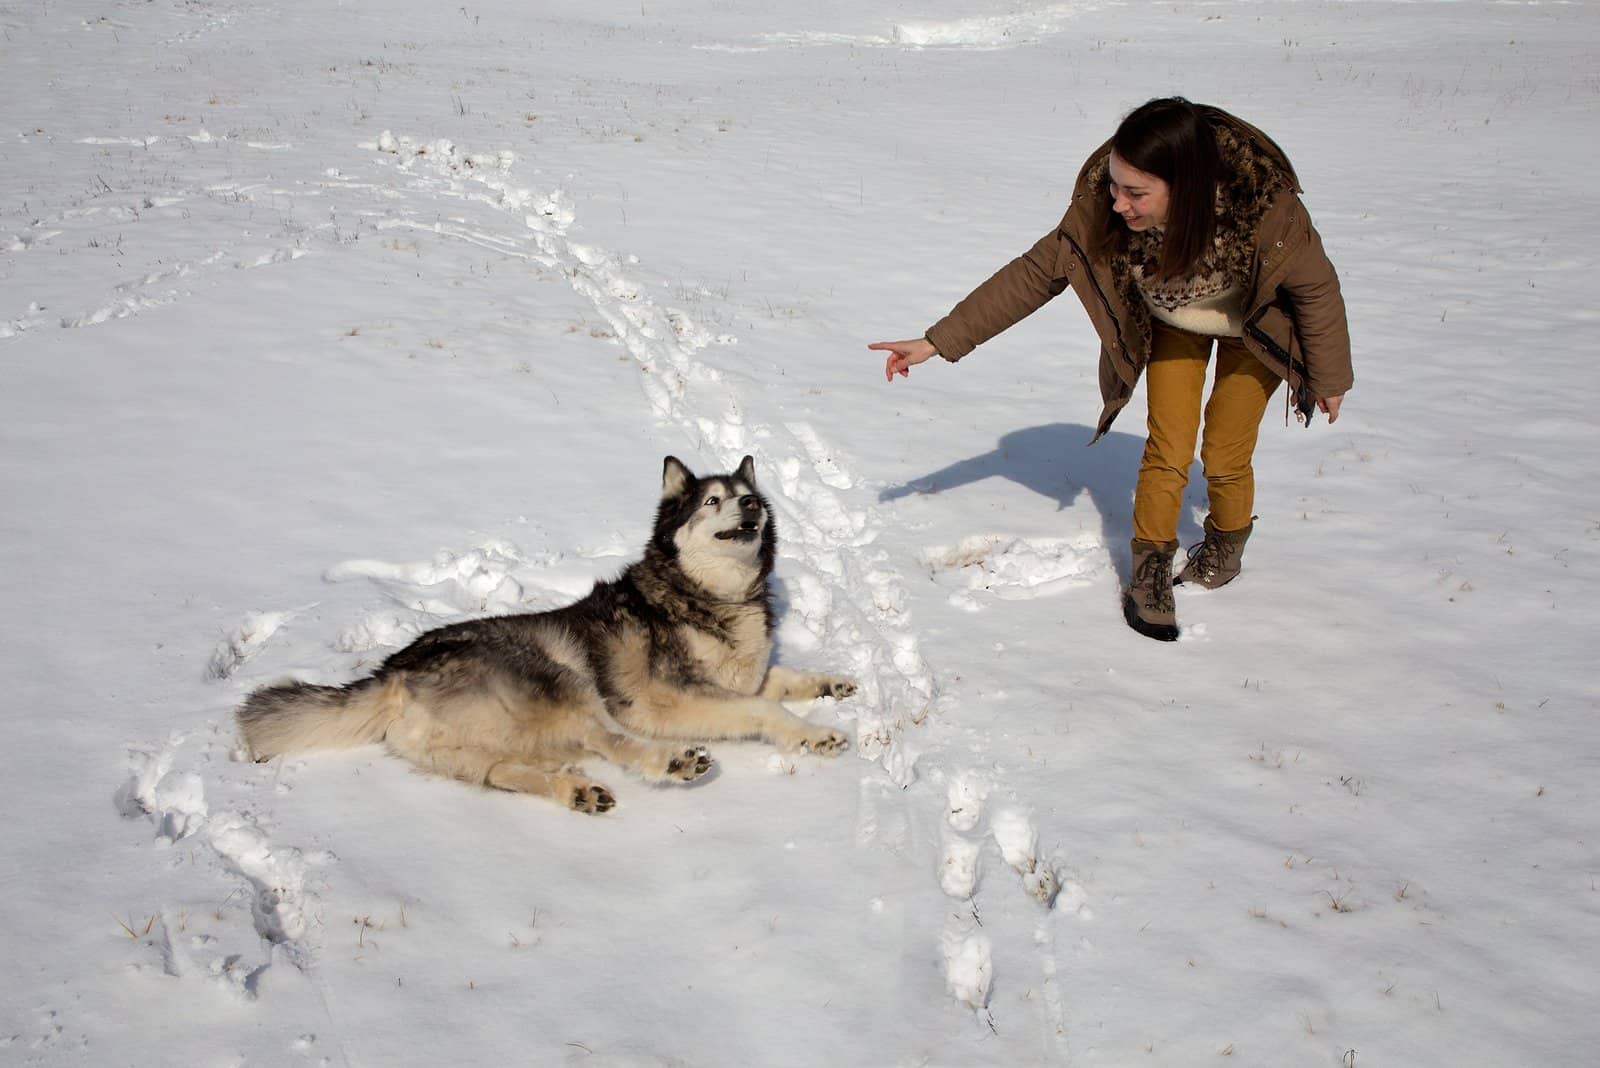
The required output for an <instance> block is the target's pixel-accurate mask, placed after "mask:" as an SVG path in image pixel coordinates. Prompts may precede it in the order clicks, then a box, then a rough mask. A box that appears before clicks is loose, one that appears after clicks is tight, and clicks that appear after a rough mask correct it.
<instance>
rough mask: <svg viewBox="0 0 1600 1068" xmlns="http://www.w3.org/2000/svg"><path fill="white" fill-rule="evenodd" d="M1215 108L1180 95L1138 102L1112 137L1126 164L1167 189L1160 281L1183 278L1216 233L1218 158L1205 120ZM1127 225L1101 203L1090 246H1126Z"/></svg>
mask: <svg viewBox="0 0 1600 1068" xmlns="http://www.w3.org/2000/svg"><path fill="white" fill-rule="evenodd" d="M1215 113H1216V109H1214V108H1209V107H1205V106H1203V105H1200V104H1193V103H1190V102H1189V101H1187V100H1185V99H1184V98H1183V97H1181V96H1169V97H1161V98H1158V99H1156V100H1151V101H1149V102H1148V103H1145V104H1141V105H1139V106H1138V107H1137V108H1135V109H1134V110H1133V111H1131V112H1129V114H1128V117H1127V118H1125V119H1123V120H1122V123H1121V125H1119V126H1118V127H1117V132H1116V133H1115V134H1114V135H1112V138H1111V149H1112V151H1114V152H1115V153H1116V154H1117V156H1118V157H1120V158H1121V159H1122V161H1123V162H1124V163H1126V164H1128V166H1130V167H1133V168H1135V169H1136V170H1141V171H1144V172H1145V173H1146V174H1152V175H1155V176H1156V177H1157V178H1160V179H1161V180H1162V181H1163V182H1166V183H1167V187H1168V190H1169V193H1168V198H1169V199H1168V203H1167V221H1166V223H1165V224H1163V228H1162V229H1163V237H1162V243H1161V265H1160V268H1159V269H1158V271H1157V277H1158V278H1159V279H1161V280H1166V279H1170V278H1182V277H1184V276H1185V275H1188V274H1189V273H1191V272H1192V271H1193V270H1194V269H1195V268H1196V267H1198V266H1199V264H1200V260H1201V259H1202V258H1203V257H1204V256H1205V254H1206V252H1207V250H1208V249H1210V248H1211V243H1212V240H1213V239H1214V238H1215V237H1216V232H1217V212H1216V199H1217V182H1218V181H1219V180H1220V179H1221V177H1222V158H1221V156H1220V154H1219V153H1218V152H1217V135H1216V131H1215V130H1214V129H1213V128H1212V126H1211V119H1210V116H1211V115H1212V114H1215ZM1127 240H1128V228H1127V224H1126V223H1124V222H1123V220H1122V219H1121V218H1120V217H1119V216H1118V215H1117V214H1116V212H1114V211H1112V210H1111V207H1110V200H1109V199H1108V200H1107V201H1106V204H1105V211H1104V213H1103V218H1102V221H1101V231H1100V233H1098V234H1096V235H1095V241H1094V244H1095V246H1096V247H1097V249H1099V250H1100V251H1102V252H1108V251H1110V250H1113V249H1123V248H1126V247H1127Z"/></svg>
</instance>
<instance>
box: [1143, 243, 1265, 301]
mask: <svg viewBox="0 0 1600 1068" xmlns="http://www.w3.org/2000/svg"><path fill="white" fill-rule="evenodd" d="M1163 237H1164V235H1163V234H1162V232H1161V231H1160V230H1157V229H1154V228H1152V229H1149V230H1144V231H1140V232H1138V233H1134V234H1130V235H1128V261H1129V265H1130V267H1131V268H1132V270H1133V276H1134V278H1135V279H1137V280H1138V282H1139V289H1140V290H1141V291H1142V292H1143V293H1144V295H1145V296H1146V297H1147V298H1149V300H1150V303H1152V304H1154V305H1155V306H1156V307H1158V308H1165V309H1166V310H1167V311H1172V310H1174V309H1175V308H1181V307H1183V306H1184V305H1185V304H1193V303H1194V302H1195V301H1197V300H1203V299H1205V298H1206V297H1214V296H1216V295H1217V294H1218V293H1221V292H1222V291H1223V290H1225V289H1227V288H1228V287H1229V286H1232V285H1236V284H1238V281H1239V280H1238V279H1232V278H1229V277H1228V272H1227V271H1226V270H1225V269H1224V267H1223V264H1222V254H1221V249H1222V234H1221V233H1218V234H1217V237H1216V239H1215V240H1214V241H1213V242H1212V243H1211V248H1210V249H1208V250H1207V251H1206V254H1205V256H1203V257H1202V258H1201V260H1200V263H1199V264H1198V265H1197V266H1196V267H1195V269H1194V270H1193V271H1192V272H1191V273H1190V274H1189V275H1188V276H1187V277H1184V278H1169V279H1166V280H1164V281H1162V280H1158V278H1157V276H1158V274H1159V273H1160V268H1161V246H1162V241H1163Z"/></svg>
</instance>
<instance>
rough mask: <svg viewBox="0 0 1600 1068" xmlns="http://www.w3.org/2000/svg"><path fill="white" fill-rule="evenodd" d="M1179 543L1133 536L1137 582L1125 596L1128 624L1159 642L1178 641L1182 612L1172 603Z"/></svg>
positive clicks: (1134, 566) (1123, 608) (1134, 570)
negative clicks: (1180, 614)
mask: <svg viewBox="0 0 1600 1068" xmlns="http://www.w3.org/2000/svg"><path fill="white" fill-rule="evenodd" d="M1177 551H1178V543H1177V542H1176V541H1169V542H1167V543H1166V544H1162V543H1160V542H1154V541H1140V540H1139V539H1138V538H1135V539H1133V581H1132V582H1130V583H1129V584H1128V589H1127V592H1125V593H1124V594H1123V595H1122V615H1123V618H1124V619H1126V620H1127V621H1128V626H1130V627H1132V628H1133V629H1134V630H1136V631H1138V632H1139V633H1140V634H1143V635H1144V636H1145V637H1146V638H1154V639H1155V640H1156V641H1158V642H1175V641H1177V640H1178V614H1177V611H1176V608H1175V607H1174V605H1173V603H1172V557H1173V556H1174V555H1175V554H1176V553H1177Z"/></svg>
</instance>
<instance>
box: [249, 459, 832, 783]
mask: <svg viewBox="0 0 1600 1068" xmlns="http://www.w3.org/2000/svg"><path fill="white" fill-rule="evenodd" d="M776 547H777V535H776V532H775V530H774V528H773V523H772V517H771V514H770V512H769V510H768V507H767V502H766V500H765V499H764V498H763V497H762V496H761V494H760V493H759V492H758V491H757V489H756V484H755V474H754V461H753V460H752V459H751V458H750V457H748V456H746V457H745V458H744V462H743V463H741V464H740V465H739V469H738V470H737V471H735V472H734V473H733V474H731V475H719V476H715V477H709V478H697V477H696V476H695V475H694V473H693V472H691V471H690V470H689V469H688V468H687V467H685V466H684V465H683V463H681V462H680V461H679V460H678V459H676V458H675V457H672V456H669V457H667V458H666V462H665V469H664V472H663V476H662V487H661V504H660V507H659V508H658V510H657V513H656V521H655V529H654V533H653V534H652V536H651V539H650V544H649V546H648V547H647V548H646V549H645V554H644V559H643V560H641V561H639V562H638V563H635V564H632V565H631V566H629V567H628V568H627V569H626V570H625V571H624V572H623V573H622V575H621V576H619V577H618V578H617V579H615V580H614V581H610V582H599V583H596V585H595V587H594V589H593V590H592V591H591V592H590V593H589V594H588V596H586V597H584V598H583V599H582V600H580V601H577V602H576V603H574V604H571V605H568V606H567V607H565V608H559V609H555V610H554V611H550V612H539V613H534V614H528V615H514V616H497V617H491V618H488V619H478V620H473V621H471V622H466V623H455V624H452V625H450V626H446V627H440V628H439V629H437V630H432V631H428V632H427V633H425V634H423V635H421V636H420V637H418V638H417V640H416V641H414V642H412V643H411V644H410V645H408V646H407V647H406V648H404V649H402V650H400V651H399V652H397V653H395V654H394V655H393V656H391V657H389V658H388V659H387V660H385V661H384V662H383V664H382V666H380V667H379V668H378V669H377V670H376V671H374V672H373V673H372V674H371V675H370V676H368V677H367V678H364V679H360V680H358V681H356V682H352V683H350V684H349V685H346V686H312V685H309V684H306V683H298V682H290V683H283V684H279V685H275V686H268V687H265V688H263V689H260V690H257V691H256V692H255V693H253V694H251V695H250V697H249V699H248V700H246V701H245V703H244V705H243V706H242V707H241V708H240V709H239V712H238V718H239V726H240V727H241V728H242V729H243V732H244V738H245V742H246V744H247V745H248V747H249V750H250V754H251V756H253V757H254V758H255V759H256V760H258V761H259V760H270V759H271V758H273V757H275V756H278V755H279V754H282V753H293V752H300V751H303V750H308V749H327V748H340V747H344V746H354V745H363V744H367V743H371V742H379V741H381V742H383V743H384V744H385V745H386V746H387V747H388V748H389V750H390V751H391V752H393V753H395V754H396V755H398V756H402V757H404V758H406V759H407V760H409V761H411V762H412V763H413V764H415V765H416V766H417V767H419V768H422V769H424V770H426V771H431V772H437V773H438V774H441V775H449V776H451V777H453V778H457V779H462V780H464V781H466V782H471V783H481V784H484V785H488V786H493V787H497V788H499V789H502V790H513V791H518V792H521V793H529V794H540V795H542V796H545V797H549V798H552V799H554V800H556V801H558V802H560V803H562V804H565V805H568V806H569V807H571V808H574V809H578V810H580V811H584V812H604V811H606V810H608V809H610V808H611V807H612V806H613V805H614V804H615V803H616V802H615V798H614V797H613V795H612V793H611V791H610V790H608V789H607V788H606V787H604V786H602V785H600V784H598V783H595V782H592V781H590V780H589V778H588V777H587V776H585V775H584V773H583V772H582V771H581V770H580V769H579V768H578V767H577V763H576V762H577V761H579V760H582V759H583V758H585V757H588V756H600V757H604V758H605V759H607V760H611V761H615V762H616V763H618V764H622V765H624V766H625V767H628V768H631V769H632V770H633V771H635V772H637V773H638V774H639V775H640V776H641V777H642V778H644V779H645V780H646V781H649V782H690V781H693V780H694V779H698V778H700V777H701V776H702V775H704V774H706V772H707V771H709V770H710V768H711V758H710V756H709V755H708V754H707V753H706V750H705V749H704V748H701V747H700V746H685V745H684V744H683V743H684V742H705V741H712V740H716V739H727V738H762V739H765V740H766V741H768V742H771V743H773V744H775V745H778V746H781V747H783V748H785V749H799V748H807V749H810V750H811V751H812V752H815V753H821V754H826V755H834V754H837V753H839V752H841V751H843V750H844V749H846V748H848V746H849V740H848V739H847V738H846V736H845V735H844V734H842V733H841V732H839V731H836V730H830V729H828V728H826V727H816V726H813V725H811V724H809V723H807V722H806V721H805V720H802V719H800V718H799V717H797V716H794V715H792V714H790V713H789V712H788V711H787V710H785V709H784V707H783V706H782V705H781V704H779V703H778V702H779V701H782V700H806V699H810V698H814V697H828V696H832V697H845V696H848V695H849V694H851V693H853V692H854V691H855V684H854V683H853V682H852V681H850V680H849V679H847V678H842V677H837V676H832V675H809V674H801V673H798V672H795V671H790V670H788V669H785V668H781V667H778V666H776V665H772V664H770V663H769V661H770V659H771V656H772V628H773V613H772V605H771V602H770V599H769V597H768V592H767V577H768V575H770V574H771V572H772V566H773V561H774V558H775V555H776Z"/></svg>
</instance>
